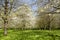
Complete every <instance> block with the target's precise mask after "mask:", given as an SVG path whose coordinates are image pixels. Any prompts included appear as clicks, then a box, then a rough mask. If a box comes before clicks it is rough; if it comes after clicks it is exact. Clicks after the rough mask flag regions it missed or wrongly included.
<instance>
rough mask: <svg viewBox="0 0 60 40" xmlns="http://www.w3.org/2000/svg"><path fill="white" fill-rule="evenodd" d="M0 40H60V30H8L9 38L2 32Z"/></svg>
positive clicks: (0, 31)
mask: <svg viewBox="0 0 60 40" xmlns="http://www.w3.org/2000/svg"><path fill="white" fill-rule="evenodd" d="M0 40H60V30H52V31H48V30H17V31H14V30H8V35H7V36H4V35H3V30H0Z"/></svg>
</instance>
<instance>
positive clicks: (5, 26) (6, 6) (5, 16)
mask: <svg viewBox="0 0 60 40" xmlns="http://www.w3.org/2000/svg"><path fill="white" fill-rule="evenodd" d="M4 9H5V11H4V19H3V20H4V35H7V24H8V19H7V17H8V0H5V6H4Z"/></svg>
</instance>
